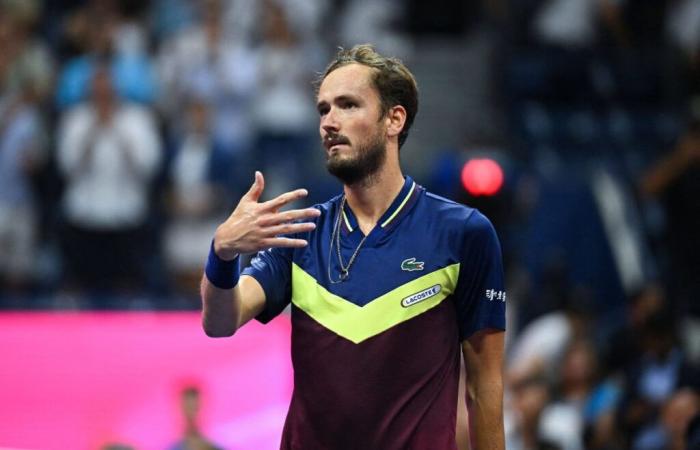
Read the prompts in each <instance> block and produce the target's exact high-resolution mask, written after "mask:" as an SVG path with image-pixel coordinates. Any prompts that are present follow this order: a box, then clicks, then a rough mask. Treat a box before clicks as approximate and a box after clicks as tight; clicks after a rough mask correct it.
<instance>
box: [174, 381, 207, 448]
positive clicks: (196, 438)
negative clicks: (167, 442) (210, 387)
mask: <svg viewBox="0 0 700 450" xmlns="http://www.w3.org/2000/svg"><path fill="white" fill-rule="evenodd" d="M180 402H181V403H180V405H181V407H182V417H183V419H184V433H183V436H182V439H181V440H180V441H179V442H177V443H176V444H174V445H173V446H171V447H170V448H169V450H217V449H218V448H219V447H217V446H216V445H214V444H213V443H211V442H209V440H207V438H206V437H204V436H203V435H202V432H201V431H200V429H199V423H198V422H199V411H200V409H201V395H200V392H199V389H198V388H196V387H188V388H185V389H184V390H183V391H182V393H181V396H180Z"/></svg>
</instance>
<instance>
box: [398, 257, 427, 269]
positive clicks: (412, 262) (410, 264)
mask: <svg viewBox="0 0 700 450" xmlns="http://www.w3.org/2000/svg"><path fill="white" fill-rule="evenodd" d="M424 264H425V263H424V262H423V261H416V258H408V259H404V260H403V261H402V262H401V270H406V271H408V272H413V271H414V270H423V265H424Z"/></svg>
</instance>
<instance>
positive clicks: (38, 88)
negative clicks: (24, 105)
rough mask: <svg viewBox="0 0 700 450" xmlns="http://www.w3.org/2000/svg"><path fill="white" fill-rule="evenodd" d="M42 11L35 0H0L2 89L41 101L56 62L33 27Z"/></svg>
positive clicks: (44, 96) (48, 86)
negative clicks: (52, 59) (37, 36)
mask: <svg viewBox="0 0 700 450" xmlns="http://www.w3.org/2000/svg"><path fill="white" fill-rule="evenodd" d="M40 14H41V3H40V2H39V1H36V0H3V1H2V2H0V91H2V92H3V93H8V92H14V93H17V92H21V93H22V95H23V96H25V98H26V99H27V100H28V101H30V102H41V101H42V100H43V99H45V98H46V96H47V95H48V93H49V90H50V88H51V83H52V81H53V63H52V61H51V57H50V55H49V53H48V50H47V48H46V46H45V45H44V44H43V43H42V42H41V41H40V40H38V39H37V38H36V34H35V32H34V28H35V26H36V22H37V21H38V20H39V15H40Z"/></svg>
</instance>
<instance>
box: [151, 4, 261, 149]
mask: <svg viewBox="0 0 700 450" xmlns="http://www.w3.org/2000/svg"><path fill="white" fill-rule="evenodd" d="M198 6H199V9H198V13H199V14H200V17H199V22H197V23H196V24H194V25H193V26H191V27H189V28H187V29H184V30H182V31H180V32H177V33H175V34H174V35H173V36H172V38H170V39H169V40H168V41H166V42H164V43H163V45H162V46H161V48H160V50H159V57H158V59H159V62H158V65H159V72H160V75H161V79H162V81H163V93H164V95H163V96H162V98H161V101H162V107H163V108H164V112H165V116H166V118H167V119H168V120H169V121H170V123H171V125H172V126H173V128H177V127H181V126H182V122H183V121H184V120H185V118H184V117H182V115H181V114H180V112H181V111H183V110H184V105H185V102H186V101H187V99H188V98H189V97H191V96H192V95H195V96H198V97H200V98H207V99H208V101H209V102H210V104H211V107H212V117H211V120H212V133H213V137H214V140H215V141H216V142H217V144H218V145H222V146H223V147H224V148H225V149H227V150H228V151H230V152H231V153H235V154H239V155H240V156H248V155H249V151H250V147H251V144H252V140H253V138H254V135H255V133H254V129H253V123H252V120H251V117H252V116H251V107H252V101H253V99H254V98H255V97H254V95H255V93H256V88H257V85H256V84H257V79H258V63H257V59H256V57H255V54H254V52H253V51H252V49H251V48H250V45H249V43H248V42H245V41H244V40H241V39H234V38H232V36H233V30H229V29H226V28H225V27H224V23H223V13H224V4H223V2H222V1H221V0H202V2H200V3H198Z"/></svg>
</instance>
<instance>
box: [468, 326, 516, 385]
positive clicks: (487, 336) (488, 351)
mask: <svg viewBox="0 0 700 450" xmlns="http://www.w3.org/2000/svg"><path fill="white" fill-rule="evenodd" d="M504 343H505V332H504V331H503V330H497V329H493V328H490V329H484V330H481V331H478V332H476V333H474V334H473V335H471V336H470V337H468V338H467V339H465V340H464V341H462V354H463V355H464V364H465V366H466V369H467V379H468V380H470V381H472V382H477V381H482V382H489V381H491V382H498V383H499V384H500V383H501V382H502V381H501V380H502V376H503V347H504Z"/></svg>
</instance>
